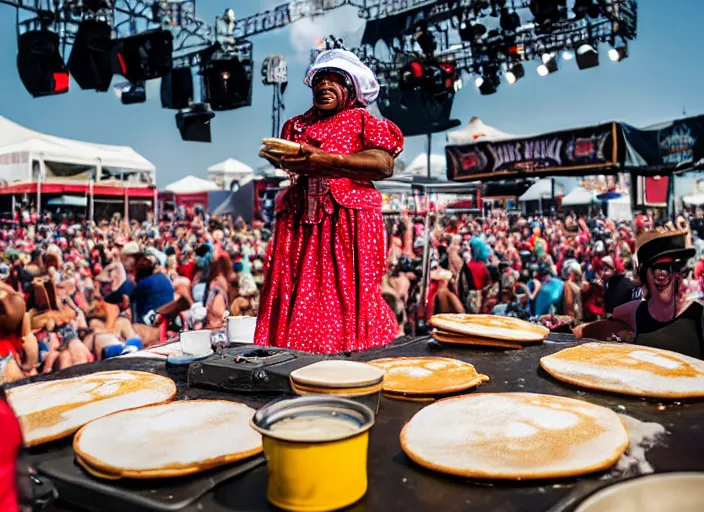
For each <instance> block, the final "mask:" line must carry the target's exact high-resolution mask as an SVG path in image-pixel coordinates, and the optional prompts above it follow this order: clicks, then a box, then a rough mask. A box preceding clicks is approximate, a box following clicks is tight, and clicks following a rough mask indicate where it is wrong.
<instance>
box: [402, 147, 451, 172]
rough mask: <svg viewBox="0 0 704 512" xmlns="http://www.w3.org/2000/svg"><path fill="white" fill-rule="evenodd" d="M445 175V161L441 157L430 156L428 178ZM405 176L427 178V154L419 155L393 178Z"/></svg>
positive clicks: (436, 155)
mask: <svg viewBox="0 0 704 512" xmlns="http://www.w3.org/2000/svg"><path fill="white" fill-rule="evenodd" d="M446 173H447V161H446V160H445V157H444V156H443V155H438V154H431V155H430V176H433V177H436V178H437V177H444V176H445V174H446ZM407 176H421V177H427V176H428V154H427V153H420V154H419V155H418V156H416V157H415V158H414V159H413V161H412V162H411V163H410V164H409V165H408V166H407V167H406V168H405V169H404V170H403V171H400V172H398V173H396V174H395V177H407Z"/></svg>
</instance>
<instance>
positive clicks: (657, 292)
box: [647, 260, 675, 304]
mask: <svg viewBox="0 0 704 512" xmlns="http://www.w3.org/2000/svg"><path fill="white" fill-rule="evenodd" d="M647 280H648V292H649V294H650V296H651V297H657V298H658V299H659V300H660V301H661V302H664V303H665V304H668V303H670V302H672V301H673V300H674V299H675V287H674V286H673V281H675V272H674V269H673V265H672V261H671V260H670V261H659V262H656V263H654V264H653V265H652V266H650V267H649V268H648V271H647Z"/></svg>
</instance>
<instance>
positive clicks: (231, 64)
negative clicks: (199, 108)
mask: <svg viewBox="0 0 704 512" xmlns="http://www.w3.org/2000/svg"><path fill="white" fill-rule="evenodd" d="M203 78H204V81H205V91H206V94H205V97H206V98H207V102H208V103H210V108H212V109H213V110H215V111H220V110H234V109H236V108H240V107H248V106H250V105H251V104H252V72H251V69H250V70H249V71H248V70H247V69H246V67H245V66H244V64H243V63H242V62H240V59H239V57H237V56H236V55H228V56H225V57H219V58H217V59H212V60H211V61H210V63H209V64H208V65H207V67H206V69H205V70H204V71H203Z"/></svg>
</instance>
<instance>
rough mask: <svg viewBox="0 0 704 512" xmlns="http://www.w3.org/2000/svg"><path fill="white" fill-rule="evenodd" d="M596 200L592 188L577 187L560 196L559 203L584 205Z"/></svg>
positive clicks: (563, 204) (594, 202) (596, 201)
mask: <svg viewBox="0 0 704 512" xmlns="http://www.w3.org/2000/svg"><path fill="white" fill-rule="evenodd" d="M598 202H599V201H598V200H597V198H596V193H595V192H594V191H593V190H587V189H586V188H583V187H577V188H575V189H574V190H572V191H571V192H570V193H569V194H567V195H566V196H564V197H563V198H562V203H561V204H562V206H586V205H590V204H596V203H598Z"/></svg>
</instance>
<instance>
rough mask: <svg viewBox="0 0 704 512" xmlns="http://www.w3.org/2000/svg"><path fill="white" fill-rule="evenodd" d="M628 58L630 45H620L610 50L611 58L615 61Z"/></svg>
mask: <svg viewBox="0 0 704 512" xmlns="http://www.w3.org/2000/svg"><path fill="white" fill-rule="evenodd" d="M627 58H628V46H620V47H617V48H611V49H610V50H609V59H611V60H612V61H614V62H621V61H622V60H623V59H627Z"/></svg>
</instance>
